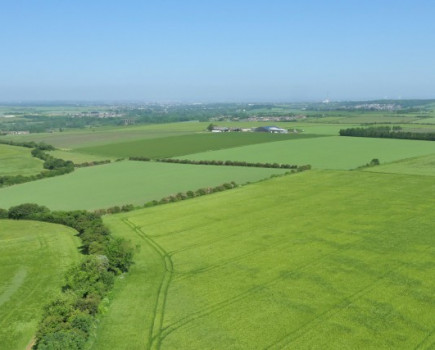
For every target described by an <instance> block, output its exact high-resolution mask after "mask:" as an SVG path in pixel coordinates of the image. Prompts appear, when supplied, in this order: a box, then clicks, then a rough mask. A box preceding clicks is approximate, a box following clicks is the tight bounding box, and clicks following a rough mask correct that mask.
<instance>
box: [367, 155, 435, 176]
mask: <svg viewBox="0 0 435 350" xmlns="http://www.w3.org/2000/svg"><path fill="white" fill-rule="evenodd" d="M365 171H371V172H379V173H395V174H415V175H429V176H435V153H434V154H430V155H428V156H422V157H415V158H409V159H404V160H400V161H397V162H392V163H388V164H385V165H381V166H376V167H371V168H367V169H365Z"/></svg>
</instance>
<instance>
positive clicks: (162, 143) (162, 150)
mask: <svg viewBox="0 0 435 350" xmlns="http://www.w3.org/2000/svg"><path fill="white" fill-rule="evenodd" d="M311 137H316V136H315V135H305V134H270V133H202V134H194V135H184V136H175V137H165V138H158V139H152V140H150V139H149V140H138V141H130V142H124V143H114V144H110V145H104V146H96V147H89V148H79V149H78V150H79V151H80V152H83V153H89V154H96V155H100V156H112V157H129V156H144V157H149V158H169V157H174V156H181V155H185V154H189V153H197V152H205V151H213V150H218V149H226V148H232V147H238V146H244V145H250V144H259V143H267V142H274V141H282V140H293V139H294V140H298V139H301V138H311Z"/></svg>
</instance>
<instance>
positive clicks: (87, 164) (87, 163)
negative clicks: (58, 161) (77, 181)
mask: <svg viewBox="0 0 435 350" xmlns="http://www.w3.org/2000/svg"><path fill="white" fill-rule="evenodd" d="M110 162H111V161H110V159H106V160H94V161H92V162H84V163H79V164H77V163H76V164H74V166H75V167H76V168H85V167H88V166H94V165H102V164H109V163H110Z"/></svg>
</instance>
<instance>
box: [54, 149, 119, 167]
mask: <svg viewBox="0 0 435 350" xmlns="http://www.w3.org/2000/svg"><path fill="white" fill-rule="evenodd" d="M47 153H48V154H50V155H51V156H53V157H55V158H60V159H63V160H70V161H72V162H73V163H75V164H81V163H86V162H95V161H97V162H98V161H101V160H112V159H114V158H113V157H102V156H94V155H92V154H85V153H79V152H74V151H62V150H55V151H50V152H47Z"/></svg>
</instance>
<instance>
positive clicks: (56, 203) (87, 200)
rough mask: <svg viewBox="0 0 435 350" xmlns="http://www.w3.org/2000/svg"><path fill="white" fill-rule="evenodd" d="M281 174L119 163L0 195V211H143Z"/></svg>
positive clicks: (17, 187)
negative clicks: (127, 207) (181, 196)
mask: <svg viewBox="0 0 435 350" xmlns="http://www.w3.org/2000/svg"><path fill="white" fill-rule="evenodd" d="M285 171H286V170H284V169H265V168H255V169H254V168H247V167H230V166H210V165H202V166H201V165H184V164H169V163H157V162H133V161H123V162H115V163H111V164H106V165H99V166H93V167H88V168H81V169H76V170H75V171H74V172H73V173H70V174H67V175H62V176H56V177H52V178H47V179H43V180H38V181H33V182H27V183H24V184H20V185H15V186H11V187H5V188H2V189H0V208H9V207H10V206H13V205H18V204H21V203H29V202H31V203H37V204H40V205H45V206H47V207H49V208H50V209H52V210H72V209H101V208H108V207H112V206H115V205H123V204H135V205H143V204H144V203H146V202H148V201H151V200H159V199H161V198H162V197H165V196H168V195H172V194H177V193H178V192H183V191H188V190H197V189H199V188H202V187H210V186H217V185H221V184H223V183H225V182H231V181H235V182H236V183H237V184H244V183H246V182H252V181H258V180H261V179H264V178H268V177H270V176H271V175H272V174H283V173H284V172H285Z"/></svg>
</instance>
